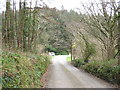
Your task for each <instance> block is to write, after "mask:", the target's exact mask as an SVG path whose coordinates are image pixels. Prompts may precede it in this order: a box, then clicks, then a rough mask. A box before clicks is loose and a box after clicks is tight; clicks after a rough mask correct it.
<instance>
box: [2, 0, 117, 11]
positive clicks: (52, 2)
mask: <svg viewBox="0 0 120 90" xmlns="http://www.w3.org/2000/svg"><path fill="white" fill-rule="evenodd" d="M11 1H13V0H11ZM14 1H15V2H16V4H17V6H19V5H18V2H19V0H14ZM22 1H24V0H22ZM26 1H27V2H30V1H31V0H26ZM37 1H38V2H39V3H40V1H41V0H37ZM42 1H43V2H45V3H46V4H47V5H48V6H49V7H51V8H53V7H56V8H57V9H61V7H62V6H63V7H64V9H67V10H68V11H69V10H71V9H74V10H76V8H81V3H84V4H86V3H91V2H95V1H96V2H97V3H99V1H100V0H42ZM103 1H110V0H103ZM112 1H113V0H112ZM117 1H118V0H117ZM5 2H6V0H0V12H2V11H3V10H5ZM32 3H33V5H32V6H34V5H35V0H32ZM41 4H42V3H41ZM86 5H87V4H86Z"/></svg>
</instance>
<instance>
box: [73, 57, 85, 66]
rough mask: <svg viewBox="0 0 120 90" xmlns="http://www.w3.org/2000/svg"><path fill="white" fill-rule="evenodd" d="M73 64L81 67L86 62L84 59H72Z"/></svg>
mask: <svg viewBox="0 0 120 90" xmlns="http://www.w3.org/2000/svg"><path fill="white" fill-rule="evenodd" d="M72 64H73V65H74V66H75V67H80V66H81V65H84V64H85V62H84V60H83V59H75V60H72Z"/></svg>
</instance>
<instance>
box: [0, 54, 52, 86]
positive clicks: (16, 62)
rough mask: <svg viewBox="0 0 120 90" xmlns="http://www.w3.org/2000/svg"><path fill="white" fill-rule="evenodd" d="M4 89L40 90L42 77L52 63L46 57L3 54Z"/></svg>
mask: <svg viewBox="0 0 120 90" xmlns="http://www.w3.org/2000/svg"><path fill="white" fill-rule="evenodd" d="M0 61H2V74H3V75H2V86H3V88H6V87H7V88H10V87H12V88H28V87H29V88H30V87H31V88H40V87H42V83H41V81H40V79H41V77H42V75H43V74H44V73H45V71H46V69H47V67H48V65H49V63H50V61H49V58H48V57H47V56H45V55H33V56H29V55H24V54H23V55H21V54H18V53H12V52H3V53H2V58H1V60H0Z"/></svg>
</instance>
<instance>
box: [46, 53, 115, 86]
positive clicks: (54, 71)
mask: <svg viewBox="0 0 120 90" xmlns="http://www.w3.org/2000/svg"><path fill="white" fill-rule="evenodd" d="M66 57H67V55H60V56H55V57H54V58H53V59H52V65H51V67H50V75H49V81H48V85H47V88H114V87H113V86H112V85H111V84H109V83H107V82H105V81H103V80H101V79H99V78H96V77H95V76H93V75H91V74H88V73H86V72H84V71H83V70H80V69H77V68H75V67H74V66H72V65H70V64H69V63H67V61H66Z"/></svg>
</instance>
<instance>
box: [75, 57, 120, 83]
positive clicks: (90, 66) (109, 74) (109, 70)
mask: <svg viewBox="0 0 120 90" xmlns="http://www.w3.org/2000/svg"><path fill="white" fill-rule="evenodd" d="M76 62H78V61H76ZM74 65H76V63H75V64H74ZM77 66H80V68H82V69H84V70H85V71H87V72H89V73H91V74H93V75H95V76H97V77H99V78H101V79H104V80H106V81H108V82H111V83H113V84H118V85H119V84H120V65H119V66H118V65H117V60H114V59H113V60H109V61H108V60H102V61H91V62H89V63H86V64H85V63H84V62H83V61H81V60H79V65H77Z"/></svg>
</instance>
